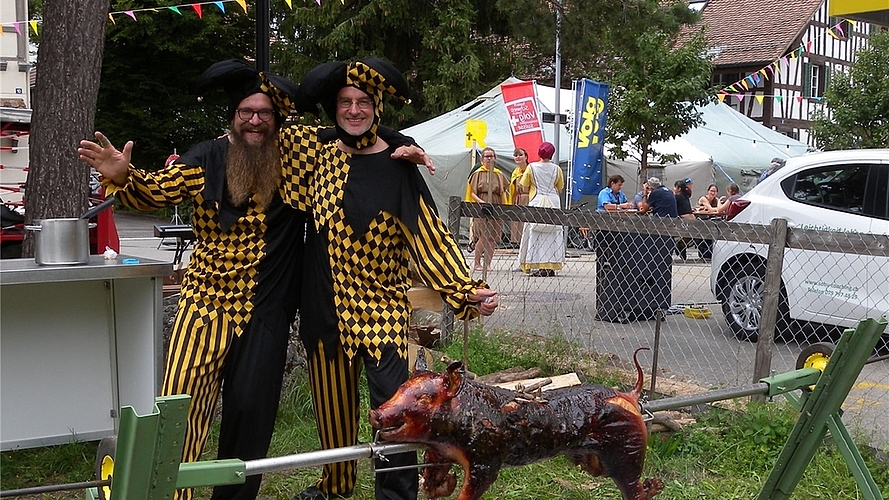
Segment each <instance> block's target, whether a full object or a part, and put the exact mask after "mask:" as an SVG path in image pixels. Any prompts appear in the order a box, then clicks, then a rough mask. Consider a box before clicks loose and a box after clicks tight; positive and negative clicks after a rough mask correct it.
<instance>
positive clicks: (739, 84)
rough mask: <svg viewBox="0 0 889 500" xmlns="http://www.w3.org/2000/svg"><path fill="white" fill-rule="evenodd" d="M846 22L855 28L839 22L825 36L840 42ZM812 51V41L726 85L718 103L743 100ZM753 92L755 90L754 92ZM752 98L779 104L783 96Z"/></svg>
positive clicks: (719, 92) (848, 20) (814, 98)
mask: <svg viewBox="0 0 889 500" xmlns="http://www.w3.org/2000/svg"><path fill="white" fill-rule="evenodd" d="M844 21H845V22H848V23H849V24H850V25H852V26H855V21H853V20H851V19H847V20H840V21H839V22H838V23H836V24H835V25H833V26H832V27H830V28H828V29H827V34H828V35H830V36H831V37H832V38H834V39H836V40H841V39H842V38H845V37H846V34H845V32H844V31H843V27H842V24H843V22H844ZM811 50H812V41H811V40H809V41H808V42H806V43H805V44H802V43H800V45H799V47H797V48H795V49H793V50H791V51H790V52H788V53H786V54H784V55H783V56H781V57H780V58H778V59H777V60H775V61H772V62H771V63H770V64H769V65H768V66H765V67H763V68H761V69H759V71H755V72H753V73H750V74H749V75H747V76H745V77H744V78H742V79H740V80H738V81H736V82H735V83H733V84H731V85H727V86H725V87H723V88H722V89H721V90H719V91H718V94H717V97H718V98H719V101H720V102H724V101H725V99H726V97H729V96H734V97H737V98H738V102H741V101H743V100H744V97H745V96H746V95H747V94H745V92H749V91H751V90H752V89H756V87H758V86H759V83H760V82H762V81H763V80H766V81H768V80H769V79H770V78H774V77H775V75H777V74H778V73H780V72H781V71H782V69H786V68H787V67H788V66H789V65H790V61H792V60H794V59H797V58H801V57H802V56H803V54H805V53H808V52H811ZM754 91H755V90H754ZM753 97H754V98H756V100H757V102H758V103H759V104H762V102H763V99H764V98H766V97H771V98H774V99H775V101H777V102H780V101H781V100H782V99H783V96H780V95H758V94H753ZM795 99H796V100H797V101H798V102H802V100H803V99H810V100H815V101H820V100H821V97H808V98H806V97H803V96H796V97H795Z"/></svg>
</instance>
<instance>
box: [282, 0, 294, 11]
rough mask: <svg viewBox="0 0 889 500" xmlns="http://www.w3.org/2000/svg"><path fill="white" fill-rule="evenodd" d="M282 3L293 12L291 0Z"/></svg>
mask: <svg viewBox="0 0 889 500" xmlns="http://www.w3.org/2000/svg"><path fill="white" fill-rule="evenodd" d="M284 3H286V4H287V6H288V7H290V10H293V0H284Z"/></svg>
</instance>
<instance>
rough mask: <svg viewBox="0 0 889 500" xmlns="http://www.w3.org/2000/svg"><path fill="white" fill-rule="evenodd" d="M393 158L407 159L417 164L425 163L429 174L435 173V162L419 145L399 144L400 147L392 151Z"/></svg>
mask: <svg viewBox="0 0 889 500" xmlns="http://www.w3.org/2000/svg"><path fill="white" fill-rule="evenodd" d="M392 159H393V160H407V161H409V162H411V163H416V164H417V165H425V166H426V170H428V171H429V175H434V174H435V163H433V162H432V158H430V157H429V155H427V154H426V152H425V151H423V150H422V149H420V148H419V147H417V146H414V145H410V146H399V147H398V149H396V150H395V152H394V153H392Z"/></svg>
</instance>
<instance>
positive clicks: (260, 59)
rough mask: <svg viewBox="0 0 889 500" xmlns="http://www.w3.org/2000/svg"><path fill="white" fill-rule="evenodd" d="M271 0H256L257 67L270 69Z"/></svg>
mask: <svg viewBox="0 0 889 500" xmlns="http://www.w3.org/2000/svg"><path fill="white" fill-rule="evenodd" d="M269 24H271V16H270V14H269V0H256V69H257V70H259V71H266V72H268V70H269V38H270V36H269Z"/></svg>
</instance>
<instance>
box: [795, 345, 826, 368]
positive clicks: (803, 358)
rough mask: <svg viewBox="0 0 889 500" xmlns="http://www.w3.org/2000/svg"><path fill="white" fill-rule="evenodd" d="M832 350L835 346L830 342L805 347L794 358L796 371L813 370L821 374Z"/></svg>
mask: <svg viewBox="0 0 889 500" xmlns="http://www.w3.org/2000/svg"><path fill="white" fill-rule="evenodd" d="M834 349H836V346H835V345H833V344H831V343H830V342H817V343H815V344H812V345H809V346H806V348H805V349H803V351H802V352H801V353H800V354H799V357H798V358H796V369H797V370H799V369H801V368H815V369H817V370H820V371H822V372H823V371H824V367H825V366H827V362H828V361H829V360H830V355H831V354H833V350H834Z"/></svg>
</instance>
